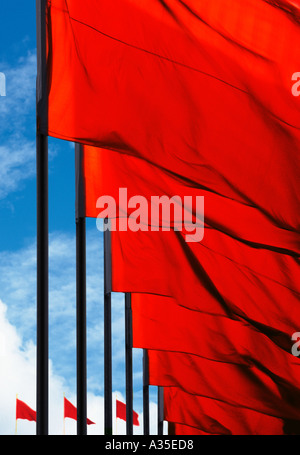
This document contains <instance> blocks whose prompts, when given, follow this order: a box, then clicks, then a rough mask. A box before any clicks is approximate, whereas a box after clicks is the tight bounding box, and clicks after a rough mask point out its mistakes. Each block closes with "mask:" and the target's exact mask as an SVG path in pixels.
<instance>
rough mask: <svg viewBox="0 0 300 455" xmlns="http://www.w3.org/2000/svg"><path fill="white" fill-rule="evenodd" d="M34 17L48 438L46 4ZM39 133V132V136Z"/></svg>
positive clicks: (40, 414) (42, 369) (41, 389)
mask: <svg viewBox="0 0 300 455" xmlns="http://www.w3.org/2000/svg"><path fill="white" fill-rule="evenodd" d="M36 17H37V87H36V92H37V97H36V101H37V138H36V171H37V373H36V375H37V424H36V432H37V435H47V434H48V394H49V393H48V351H49V347H48V344H49V340H48V267H49V266H48V256H49V253H48V248H49V247H48V136H47V135H46V134H47V133H45V130H47V123H48V122H47V61H46V0H36ZM42 130H43V132H42Z"/></svg>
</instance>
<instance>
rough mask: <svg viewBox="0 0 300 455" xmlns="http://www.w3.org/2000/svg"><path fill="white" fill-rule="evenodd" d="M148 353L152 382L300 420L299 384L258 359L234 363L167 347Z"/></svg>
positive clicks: (267, 413) (150, 379)
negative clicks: (273, 371)
mask: <svg viewBox="0 0 300 455" xmlns="http://www.w3.org/2000/svg"><path fill="white" fill-rule="evenodd" d="M148 356H149V381H150V384H151V385H158V386H164V387H172V386H174V387H178V388H181V389H182V390H184V391H185V392H187V393H190V394H194V395H202V396H206V397H208V398H212V399H218V400H220V401H223V402H225V403H228V404H230V405H232V406H236V407H238V406H241V407H243V408H248V409H252V410H253V411H257V412H260V413H263V414H266V415H271V416H275V417H278V418H281V419H291V420H295V421H298V423H300V413H299V403H300V391H299V386H298V384H296V383H291V384H286V383H285V382H284V381H282V380H280V378H278V377H277V376H276V375H274V374H270V372H268V371H265V369H264V368H263V366H260V365H256V364H255V363H254V362H251V361H250V362H249V364H248V365H243V364H233V363H230V361H228V362H226V361H223V362H217V361H214V360H211V359H206V358H202V357H199V356H196V355H192V354H185V353H176V352H166V351H148ZM182 423H183V422H182Z"/></svg>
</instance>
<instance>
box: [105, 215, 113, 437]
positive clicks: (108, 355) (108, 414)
mask: <svg viewBox="0 0 300 455" xmlns="http://www.w3.org/2000/svg"><path fill="white" fill-rule="evenodd" d="M103 223H104V233H103V243H104V434H105V435H107V436H109V435H112V425H113V420H112V419H113V417H112V348H111V292H112V277H111V271H112V263H111V233H110V230H109V228H108V229H106V230H105V225H108V224H109V220H108V219H104V220H103Z"/></svg>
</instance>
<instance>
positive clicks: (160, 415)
mask: <svg viewBox="0 0 300 455" xmlns="http://www.w3.org/2000/svg"><path fill="white" fill-rule="evenodd" d="M157 434H158V435H163V434H164V388H163V387H158V388H157Z"/></svg>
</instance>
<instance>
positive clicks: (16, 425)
mask: <svg viewBox="0 0 300 455" xmlns="http://www.w3.org/2000/svg"><path fill="white" fill-rule="evenodd" d="M17 403H18V394H16V424H15V434H17V427H18V424H17V422H18V419H17Z"/></svg>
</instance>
